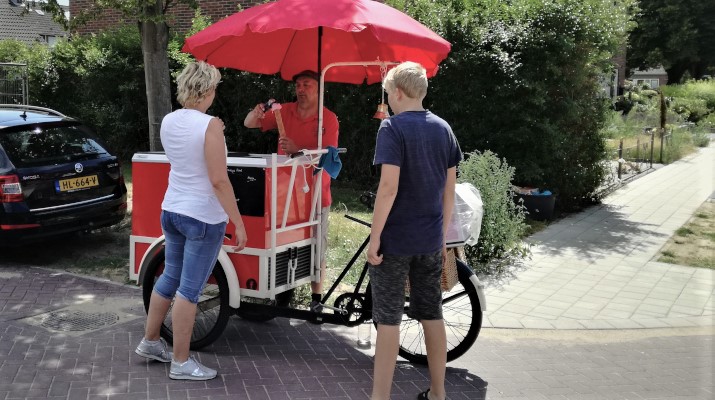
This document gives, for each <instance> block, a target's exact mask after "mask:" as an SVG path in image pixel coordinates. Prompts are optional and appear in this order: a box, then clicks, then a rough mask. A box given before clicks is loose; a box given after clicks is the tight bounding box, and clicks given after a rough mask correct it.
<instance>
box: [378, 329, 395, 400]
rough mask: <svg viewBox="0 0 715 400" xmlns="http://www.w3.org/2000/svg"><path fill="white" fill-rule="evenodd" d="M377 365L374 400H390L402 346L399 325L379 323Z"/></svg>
mask: <svg viewBox="0 0 715 400" xmlns="http://www.w3.org/2000/svg"><path fill="white" fill-rule="evenodd" d="M375 342H376V343H375V366H374V370H373V374H372V376H373V377H374V380H373V382H372V397H371V399H372V400H388V399H389V398H390V391H391V389H392V377H393V375H394V374H395V364H397V353H398V352H399V348H400V326H399V325H382V324H378V325H377V338H376V339H375Z"/></svg>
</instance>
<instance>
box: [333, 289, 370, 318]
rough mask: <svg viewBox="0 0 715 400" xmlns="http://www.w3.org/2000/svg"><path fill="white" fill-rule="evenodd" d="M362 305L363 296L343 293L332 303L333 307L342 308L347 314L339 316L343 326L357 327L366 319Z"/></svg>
mask: <svg viewBox="0 0 715 400" xmlns="http://www.w3.org/2000/svg"><path fill="white" fill-rule="evenodd" d="M364 305H365V295H364V294H357V295H355V294H354V293H343V294H341V295H340V296H338V298H337V299H335V302H334V303H333V307H335V308H343V309H345V311H346V312H347V314H340V315H341V317H342V318H343V324H344V325H345V326H358V325H360V324H362V323H363V321H365V320H366V319H367V318H366V317H367V314H366V313H365V306H364Z"/></svg>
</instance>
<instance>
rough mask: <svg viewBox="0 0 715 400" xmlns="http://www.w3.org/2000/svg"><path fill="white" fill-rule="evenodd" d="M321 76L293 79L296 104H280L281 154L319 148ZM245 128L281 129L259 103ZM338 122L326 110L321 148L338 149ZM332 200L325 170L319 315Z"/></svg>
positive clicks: (316, 291) (315, 303) (316, 297)
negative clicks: (319, 90)
mask: <svg viewBox="0 0 715 400" xmlns="http://www.w3.org/2000/svg"><path fill="white" fill-rule="evenodd" d="M319 79H320V75H318V73H316V72H314V71H303V72H300V73H298V74H296V75H295V76H294V77H293V81H294V82H295V95H296V97H297V99H298V100H297V101H296V102H294V103H286V104H281V118H282V120H283V126H284V127H285V136H283V137H280V138H279V139H278V151H277V153H278V154H286V155H290V154H293V153H295V152H297V151H300V150H302V149H317V148H318V80H319ZM243 124H244V125H245V126H246V128H260V129H261V131H262V132H266V131H269V130H275V129H277V128H278V124H277V123H276V116H275V114H274V113H273V112H265V111H264V110H263V104H257V105H256V107H254V108H253V110H251V111H250V112H249V113H248V115H246V118H245V119H244V121H243ZM338 129H339V123H338V118H337V117H336V116H335V113H333V112H332V111H330V110H328V109H327V108H325V107H323V129H322V132H321V134H322V141H321V148H326V147H328V146H333V147H336V148H337V147H338ZM331 203H332V197H331V195H330V175H328V173H327V172H325V171H323V176H322V201H321V212H320V221H321V225H322V227H323V229H322V232H323V235H322V236H323V237H322V238H321V240H322V253H323V254H322V255H321V261H320V282H311V288H312V292H313V295H312V298H311V302H310V308H311V310H312V311H316V312H320V311H321V310H322V308H323V307H322V305H321V304H320V297H321V293H322V291H323V288H322V286H323V280H324V278H325V268H326V259H325V255H326V253H327V249H328V212H329V211H330V204H331Z"/></svg>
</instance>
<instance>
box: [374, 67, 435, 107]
mask: <svg viewBox="0 0 715 400" xmlns="http://www.w3.org/2000/svg"><path fill="white" fill-rule="evenodd" d="M382 86H383V87H384V88H385V90H387V91H388V92H390V91H392V90H394V89H400V90H402V92H403V93H404V94H405V95H406V96H407V97H410V98H413V99H423V98H424V97H425V96H426V95H427V70H425V69H424V67H422V65H420V64H418V63H416V62H412V61H406V62H403V63H402V64H399V65H398V66H396V67H395V68H393V69H391V70H389V71H388V72H387V75H386V76H385V82H383V84H382Z"/></svg>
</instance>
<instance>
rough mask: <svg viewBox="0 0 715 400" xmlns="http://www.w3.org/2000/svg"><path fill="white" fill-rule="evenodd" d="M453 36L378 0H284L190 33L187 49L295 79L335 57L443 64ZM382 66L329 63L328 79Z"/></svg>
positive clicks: (373, 76) (350, 79) (350, 78)
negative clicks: (439, 32) (444, 36)
mask: <svg viewBox="0 0 715 400" xmlns="http://www.w3.org/2000/svg"><path fill="white" fill-rule="evenodd" d="M450 47H451V46H450V44H449V42H447V41H446V40H444V39H442V38H441V37H440V36H439V35H437V34H436V33H434V32H432V31H431V30H430V29H428V28H427V27H425V26H424V25H422V24H420V23H419V22H417V21H415V20H414V19H412V18H411V17H409V16H408V15H406V14H404V13H402V12H400V11H398V10H396V9H394V8H392V7H390V6H387V5H385V4H382V3H379V2H376V1H373V0H279V1H276V2H271V3H266V4H262V5H259V6H255V7H251V8H248V9H246V10H244V11H241V12H238V13H236V14H234V15H231V16H229V17H227V18H225V19H223V20H221V21H219V22H217V23H215V24H213V25H211V26H209V27H208V28H206V29H204V30H202V31H201V32H198V33H196V34H195V35H193V36H191V37H189V38H187V39H186V42H185V43H184V47H183V49H182V50H183V51H185V52H188V53H191V54H193V55H194V57H196V59H199V60H204V61H206V62H208V63H210V64H212V65H214V66H216V67H229V68H235V69H239V70H243V71H248V72H254V73H260V74H276V73H280V74H281V76H282V77H283V79H286V80H290V79H291V78H292V77H293V75H295V74H296V73H298V72H300V71H304V70H307V69H309V70H314V71H322V69H323V68H324V67H325V66H326V65H328V64H331V63H335V62H347V63H352V62H354V63H356V64H358V63H359V62H364V61H371V62H373V61H378V60H380V61H387V62H390V61H395V62H402V61H415V62H418V63H420V64H422V65H423V66H424V67H425V68H426V69H427V75H428V76H430V77H431V76H433V75H434V74H435V73H436V72H437V68H438V65H439V63H440V62H441V61H442V60H444V59H445V58H446V57H447V54H448V53H449V50H450ZM381 79H382V75H381V72H380V68H377V67H376V66H374V65H373V66H362V65H353V66H341V67H340V68H333V69H329V70H327V71H326V73H325V81H328V82H343V83H356V84H359V83H363V82H366V83H368V84H370V83H375V82H380V81H381Z"/></svg>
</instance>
